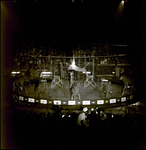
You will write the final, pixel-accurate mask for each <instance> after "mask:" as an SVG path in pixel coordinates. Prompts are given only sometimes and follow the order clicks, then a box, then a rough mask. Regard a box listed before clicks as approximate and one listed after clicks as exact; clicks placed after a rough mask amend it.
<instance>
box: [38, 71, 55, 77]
mask: <svg viewBox="0 0 146 150" xmlns="http://www.w3.org/2000/svg"><path fill="white" fill-rule="evenodd" d="M51 74H52V72H46V71H43V72H41V75H40V77H50V76H51Z"/></svg>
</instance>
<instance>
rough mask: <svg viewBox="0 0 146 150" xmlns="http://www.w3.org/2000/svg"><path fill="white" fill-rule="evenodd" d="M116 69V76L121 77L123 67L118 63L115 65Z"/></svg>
mask: <svg viewBox="0 0 146 150" xmlns="http://www.w3.org/2000/svg"><path fill="white" fill-rule="evenodd" d="M115 71H116V78H119V77H120V71H121V68H120V67H119V66H118V65H117V66H116V67H115Z"/></svg>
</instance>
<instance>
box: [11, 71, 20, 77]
mask: <svg viewBox="0 0 146 150" xmlns="http://www.w3.org/2000/svg"><path fill="white" fill-rule="evenodd" d="M11 73H12V75H13V76H14V75H17V74H19V73H20V71H12V72H11Z"/></svg>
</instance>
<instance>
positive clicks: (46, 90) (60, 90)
mask: <svg viewBox="0 0 146 150" xmlns="http://www.w3.org/2000/svg"><path fill="white" fill-rule="evenodd" d="M62 82H63V87H59V86H58V85H56V86H55V87H53V88H51V82H47V84H44V83H41V82H40V83H39V85H38V87H37V89H36V90H35V84H31V85H27V86H26V90H27V94H26V93H25V92H21V91H20V92H19V94H20V95H23V96H28V97H39V98H43V99H60V100H61V99H62V100H69V99H70V92H69V82H68V81H65V80H63V81H62ZM111 89H112V96H111V97H120V96H122V89H123V86H122V85H119V84H111ZM79 94H80V98H81V100H94V99H102V98H106V97H105V93H104V91H103V89H102V88H101V83H100V82H98V81H97V82H96V88H94V87H93V86H92V85H89V86H88V87H84V82H80V88H79Z"/></svg>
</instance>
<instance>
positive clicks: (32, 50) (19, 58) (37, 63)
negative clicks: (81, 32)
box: [11, 43, 131, 69]
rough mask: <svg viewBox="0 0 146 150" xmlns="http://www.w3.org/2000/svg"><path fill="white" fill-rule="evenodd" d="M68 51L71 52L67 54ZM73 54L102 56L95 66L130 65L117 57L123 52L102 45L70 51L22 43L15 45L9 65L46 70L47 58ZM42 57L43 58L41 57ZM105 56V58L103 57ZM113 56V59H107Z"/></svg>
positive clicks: (128, 61) (125, 60)
mask: <svg viewBox="0 0 146 150" xmlns="http://www.w3.org/2000/svg"><path fill="white" fill-rule="evenodd" d="M69 51H71V52H70V53H69ZM74 52H75V54H76V56H81V57H84V56H89V57H90V56H102V57H99V58H98V59H96V64H115V63H121V64H123V63H124V64H128V63H131V62H130V59H129V58H128V56H119V57H118V56H117V57H115V55H119V54H121V53H123V52H124V51H123V50H121V48H119V47H118V48H115V47H112V48H111V47H110V46H108V45H104V44H103V43H102V44H101V43H99V44H98V45H96V46H94V45H92V46H91V45H90V46H86V45H85V46H82V45H81V46H80V48H79V47H78V46H76V47H75V48H72V49H70V50H65V49H64V50H62V49H61V48H60V47H59V46H58V47H55V46H53V45H52V46H51V45H47V44H46V45H34V44H26V43H22V44H20V45H17V47H16V49H15V53H13V56H12V57H11V65H12V67H13V68H29V67H32V66H33V67H35V68H43V69H48V68H49V66H48V65H47V64H48V63H49V59H48V57H49V56H57V57H62V56H69V55H70V56H72V54H73V53H74ZM43 56H44V57H43ZM104 56H105V57H104ZM107 56H114V57H107Z"/></svg>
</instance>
